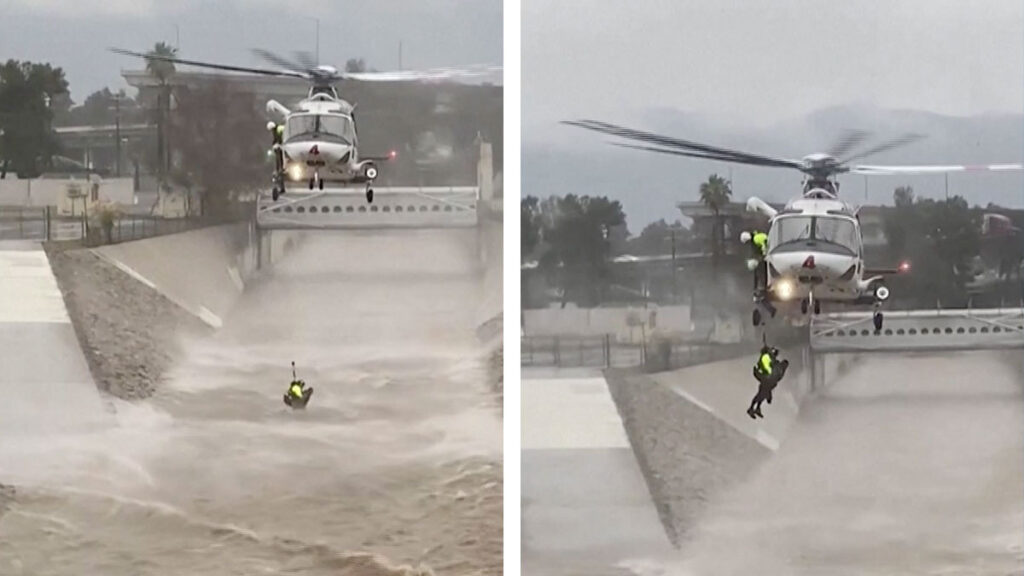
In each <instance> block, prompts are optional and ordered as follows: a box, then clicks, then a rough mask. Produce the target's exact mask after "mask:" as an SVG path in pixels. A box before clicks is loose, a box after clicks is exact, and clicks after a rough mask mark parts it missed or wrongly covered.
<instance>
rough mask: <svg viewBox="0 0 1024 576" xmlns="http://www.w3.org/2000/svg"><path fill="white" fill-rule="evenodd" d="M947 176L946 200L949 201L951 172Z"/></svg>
mask: <svg viewBox="0 0 1024 576" xmlns="http://www.w3.org/2000/svg"><path fill="white" fill-rule="evenodd" d="M945 176H946V200H949V172H946V173H945Z"/></svg>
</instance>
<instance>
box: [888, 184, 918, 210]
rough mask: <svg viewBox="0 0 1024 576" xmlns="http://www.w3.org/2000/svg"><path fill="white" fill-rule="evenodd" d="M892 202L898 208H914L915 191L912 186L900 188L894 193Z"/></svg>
mask: <svg viewBox="0 0 1024 576" xmlns="http://www.w3.org/2000/svg"><path fill="white" fill-rule="evenodd" d="M892 200H893V203H894V204H895V205H896V207H897V208H905V207H908V206H913V204H914V189H913V188H911V187H910V186H899V187H897V188H896V190H894V191H893V193H892Z"/></svg>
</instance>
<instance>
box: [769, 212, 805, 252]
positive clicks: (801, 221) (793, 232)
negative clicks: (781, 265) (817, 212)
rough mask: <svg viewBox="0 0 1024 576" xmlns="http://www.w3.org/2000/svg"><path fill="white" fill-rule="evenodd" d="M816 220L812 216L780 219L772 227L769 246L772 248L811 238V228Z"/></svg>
mask: <svg viewBox="0 0 1024 576" xmlns="http://www.w3.org/2000/svg"><path fill="white" fill-rule="evenodd" d="M813 225H814V218H813V217H811V216H786V217H782V218H779V219H777V220H776V221H775V225H774V226H772V229H771V232H770V234H769V236H768V245H769V246H771V247H772V248H775V247H777V246H782V245H783V244H789V243H790V242H796V241H799V240H809V239H810V238H811V227H812V226H813Z"/></svg>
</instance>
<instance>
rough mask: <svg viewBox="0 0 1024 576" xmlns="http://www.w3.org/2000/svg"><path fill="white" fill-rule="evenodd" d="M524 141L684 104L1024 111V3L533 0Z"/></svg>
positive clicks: (741, 120)
mask: <svg viewBox="0 0 1024 576" xmlns="http://www.w3.org/2000/svg"><path fill="white" fill-rule="evenodd" d="M523 4H524V16H523V24H522V26H523V34H524V39H523V65H522V67H523V80H522V82H523V125H524V141H532V140H551V139H552V138H554V139H556V140H558V141H560V142H563V143H570V142H573V141H574V140H578V138H579V134H574V133H572V132H571V131H567V130H561V129H557V128H554V127H553V123H555V122H557V121H558V120H560V119H565V118H573V117H579V116H596V117H601V118H611V119H613V120H618V121H619V122H625V121H628V120H629V119H630V118H637V117H638V116H637V115H636V114H632V110H633V109H640V108H654V107H665V108H676V109H681V110H687V111H693V112H700V113H706V114H709V115H715V116H717V117H718V119H719V120H722V121H724V122H726V123H728V124H731V125H734V126H738V125H755V126H758V127H764V126H767V125H769V124H771V123H773V122H776V121H780V120H783V119H787V118H792V117H794V116H798V115H802V114H805V113H807V112H811V111H813V110H815V109H819V108H823V107H826V106H832V105H838V104H849V103H858V104H874V105H878V106H881V107H886V108H909V109H918V110H926V111H931V112H939V113H944V114H951V115H973V114H978V113H983V112H1018V113H1019V112H1020V111H1021V109H1022V106H1024V80H1022V75H1024V2H1021V1H1020V0H984V1H964V0H850V1H836V2H831V1H829V2H823V1H821V0H772V1H770V2H763V1H749V0H715V1H713V2H712V1H707V0H700V1H698V0H643V1H641V2H622V1H621V0H559V1H557V2H554V1H548V0H523Z"/></svg>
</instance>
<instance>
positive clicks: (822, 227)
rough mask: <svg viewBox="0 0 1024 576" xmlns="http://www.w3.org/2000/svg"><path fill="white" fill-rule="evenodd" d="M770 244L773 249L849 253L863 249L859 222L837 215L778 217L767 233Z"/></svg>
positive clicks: (779, 250)
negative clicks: (858, 230)
mask: <svg viewBox="0 0 1024 576" xmlns="http://www.w3.org/2000/svg"><path fill="white" fill-rule="evenodd" d="M768 246H769V250H770V251H771V252H793V251H801V250H808V249H814V250H817V251H821V252H832V253H835V254H849V255H853V254H857V253H858V252H860V241H859V238H858V233H857V226H856V224H854V222H853V221H852V220H850V219H848V218H841V217H836V216H784V217H781V218H778V219H776V220H775V224H774V225H773V226H772V229H771V231H770V232H769V234H768Z"/></svg>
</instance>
